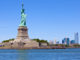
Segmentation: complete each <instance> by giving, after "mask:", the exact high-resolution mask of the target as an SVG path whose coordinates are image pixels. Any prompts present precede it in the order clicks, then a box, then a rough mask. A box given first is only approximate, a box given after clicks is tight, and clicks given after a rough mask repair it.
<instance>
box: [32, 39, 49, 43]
mask: <svg viewBox="0 0 80 60" xmlns="http://www.w3.org/2000/svg"><path fill="white" fill-rule="evenodd" d="M32 40H34V41H37V42H39V43H48V41H47V40H40V39H32Z"/></svg>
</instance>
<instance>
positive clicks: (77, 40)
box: [75, 32, 79, 44]
mask: <svg viewBox="0 0 80 60" xmlns="http://www.w3.org/2000/svg"><path fill="white" fill-rule="evenodd" d="M75 44H79V34H78V32H77V33H75Z"/></svg>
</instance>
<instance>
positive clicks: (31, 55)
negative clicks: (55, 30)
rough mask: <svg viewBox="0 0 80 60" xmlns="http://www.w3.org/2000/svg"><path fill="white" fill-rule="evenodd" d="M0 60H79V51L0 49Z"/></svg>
mask: <svg viewBox="0 0 80 60" xmlns="http://www.w3.org/2000/svg"><path fill="white" fill-rule="evenodd" d="M0 60H80V49H79V48H77V49H29V50H11V49H7V50H3V49H2V50H0Z"/></svg>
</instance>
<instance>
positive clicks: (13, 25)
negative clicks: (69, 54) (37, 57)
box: [0, 0, 80, 42]
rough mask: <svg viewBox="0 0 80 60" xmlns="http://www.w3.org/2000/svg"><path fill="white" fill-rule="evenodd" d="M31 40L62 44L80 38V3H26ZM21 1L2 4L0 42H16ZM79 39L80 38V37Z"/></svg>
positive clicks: (33, 0)
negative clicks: (8, 40)
mask: <svg viewBox="0 0 80 60" xmlns="http://www.w3.org/2000/svg"><path fill="white" fill-rule="evenodd" d="M23 3H24V8H25V12H26V14H27V19H26V23H27V27H28V34H29V37H30V38H31V39H34V38H39V39H44V40H48V41H51V40H52V41H54V40H57V41H60V42H61V41H62V39H63V38H65V37H69V38H70V40H74V33H76V32H78V33H79V34H80V0H23ZM21 4H22V1H21V0H0V42H1V41H3V40H7V39H10V38H16V36H17V32H18V31H17V29H18V27H19V24H20V21H21ZM79 37H80V35H79Z"/></svg>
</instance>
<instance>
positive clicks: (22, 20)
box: [19, 4, 26, 26]
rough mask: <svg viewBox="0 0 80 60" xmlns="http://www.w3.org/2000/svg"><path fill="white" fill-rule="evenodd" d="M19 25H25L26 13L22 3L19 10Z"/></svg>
mask: <svg viewBox="0 0 80 60" xmlns="http://www.w3.org/2000/svg"><path fill="white" fill-rule="evenodd" d="M19 26H26V14H25V10H24V8H23V4H22V10H21V23H20V25H19Z"/></svg>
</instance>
